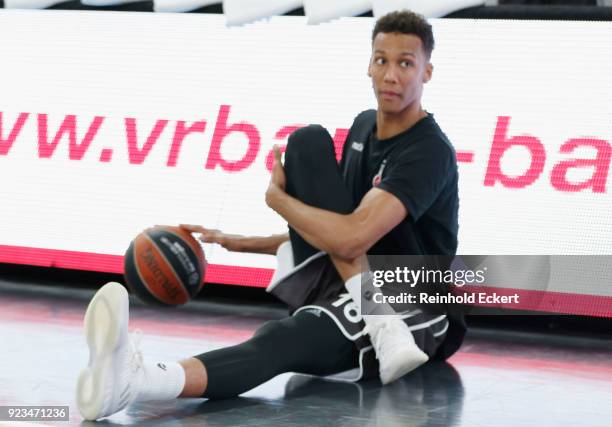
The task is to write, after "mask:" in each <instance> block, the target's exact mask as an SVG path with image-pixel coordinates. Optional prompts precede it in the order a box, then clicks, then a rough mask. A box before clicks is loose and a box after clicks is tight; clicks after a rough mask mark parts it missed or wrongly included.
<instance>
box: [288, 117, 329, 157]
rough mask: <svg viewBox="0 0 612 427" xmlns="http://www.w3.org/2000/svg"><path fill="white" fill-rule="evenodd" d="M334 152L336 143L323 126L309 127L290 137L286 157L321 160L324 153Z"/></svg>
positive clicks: (298, 130)
mask: <svg viewBox="0 0 612 427" xmlns="http://www.w3.org/2000/svg"><path fill="white" fill-rule="evenodd" d="M333 150H334V141H333V139H332V137H331V135H330V134H329V132H328V131H327V129H325V128H324V127H323V126H321V125H308V126H305V127H303V128H299V129H297V130H296V131H294V132H293V133H292V134H291V135H289V139H288V140H287V150H286V153H285V156H295V157H299V159H300V161H304V159H305V158H313V159H319V158H320V156H321V154H322V153H326V152H331V153H333Z"/></svg>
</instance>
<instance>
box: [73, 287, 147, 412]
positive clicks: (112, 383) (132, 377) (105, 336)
mask: <svg viewBox="0 0 612 427" xmlns="http://www.w3.org/2000/svg"><path fill="white" fill-rule="evenodd" d="M128 318H129V299H128V293H127V291H126V290H125V288H124V287H123V286H122V285H121V284H119V283H114V282H110V283H107V284H106V285H104V286H103V287H102V288H100V290H99V291H98V292H96V294H95V295H94V297H93V298H92V300H91V302H90V303H89V306H88V307H87V312H86V313H85V319H84V326H85V336H86V337H87V344H88V346H89V363H88V365H87V367H86V368H84V369H83V370H82V371H81V373H80V375H79V379H78V381H77V389H76V403H77V406H78V408H79V411H80V412H81V415H83V417H84V418H85V419H86V420H97V419H99V418H103V417H106V416H109V415H111V414H114V413H115V412H118V411H120V410H122V409H123V408H125V407H126V406H127V405H128V404H129V403H131V402H132V401H133V400H134V399H135V397H136V395H137V394H138V393H137V390H138V384H139V382H140V381H141V380H140V378H141V377H142V374H141V372H142V355H141V354H140V352H139V351H138V348H137V346H136V345H135V344H134V343H133V342H132V340H131V339H130V337H129V336H128Z"/></svg>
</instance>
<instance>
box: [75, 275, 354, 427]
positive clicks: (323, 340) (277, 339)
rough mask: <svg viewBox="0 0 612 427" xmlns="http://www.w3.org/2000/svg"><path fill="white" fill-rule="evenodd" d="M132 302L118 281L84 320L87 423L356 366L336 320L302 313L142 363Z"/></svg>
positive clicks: (82, 390) (80, 388) (82, 383)
mask: <svg viewBox="0 0 612 427" xmlns="http://www.w3.org/2000/svg"><path fill="white" fill-rule="evenodd" d="M128 319H129V299H128V294H127V291H126V290H125V288H124V287H123V286H122V285H120V284H118V283H108V284H106V285H104V286H103V287H102V288H101V289H100V290H99V291H98V292H97V293H96V295H95V296H94V297H93V298H92V300H91V302H90V304H89V306H88V308H87V312H86V314H85V321H84V323H85V334H86V338H87V343H88V345H89V351H90V357H89V363H88V366H87V367H86V368H84V369H83V370H82V371H81V373H80V375H79V379H78V381H77V390H76V402H77V406H78V408H79V411H80V412H81V414H82V415H83V417H84V418H85V419H87V420H97V419H100V418H104V417H107V416H109V415H112V414H114V413H116V412H118V411H120V410H122V409H123V408H125V407H126V406H128V405H129V404H130V403H132V402H135V401H147V400H167V399H174V398H177V397H206V398H211V399H218V398H226V397H232V396H237V395H238V394H240V393H243V392H245V391H247V390H250V389H251V388H253V387H255V386H257V385H259V384H261V383H263V382H265V381H267V380H269V379H271V378H273V377H274V376H276V375H278V374H280V373H283V372H299V373H304V374H311V375H329V374H333V373H337V372H341V371H345V370H348V369H351V368H353V367H356V366H358V356H357V350H356V348H355V346H354V344H353V342H352V341H350V340H348V339H347V338H345V337H344V335H343V334H342V332H341V331H340V330H339V329H338V328H337V326H336V325H335V323H334V321H333V320H332V319H331V318H329V317H327V315H325V314H323V313H320V312H313V311H308V310H304V311H303V312H300V313H298V314H296V315H295V316H293V317H288V318H285V319H281V320H275V321H270V322H267V323H265V324H264V325H263V326H262V327H261V328H259V329H258V330H257V332H256V333H255V335H254V336H253V337H252V338H251V339H250V340H248V341H246V342H244V343H242V344H239V345H236V346H232V347H227V348H223V349H219V350H214V351H211V352H207V353H204V354H201V355H199V356H196V357H193V358H189V359H185V360H183V361H181V362H179V363H177V362H171V363H155V362H146V361H144V360H143V358H142V355H141V353H140V351H139V350H138V347H137V344H135V343H134V342H133V341H132V339H131V338H130V337H129V336H128Z"/></svg>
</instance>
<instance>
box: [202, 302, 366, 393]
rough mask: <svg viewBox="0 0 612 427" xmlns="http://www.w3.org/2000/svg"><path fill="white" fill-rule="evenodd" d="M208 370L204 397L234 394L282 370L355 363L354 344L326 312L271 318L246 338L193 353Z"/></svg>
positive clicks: (315, 370) (336, 368)
mask: <svg viewBox="0 0 612 427" xmlns="http://www.w3.org/2000/svg"><path fill="white" fill-rule="evenodd" d="M196 358H198V359H200V360H201V361H202V363H204V366H205V367H206V371H207V373H208V387H207V389H206V391H205V392H204V394H203V397H207V398H209V399H224V398H228V397H233V396H237V395H239V394H241V393H244V392H245V391H248V390H250V389H252V388H254V387H256V386H258V385H259V384H262V383H264V382H266V381H268V380H269V379H272V378H274V377H275V376H277V375H279V374H282V373H285V372H298V373H302V374H309V375H321V376H323V375H331V374H334V373H337V372H342V371H346V370H349V369H351V368H354V367H357V366H358V362H359V361H358V353H357V350H356V347H355V345H354V344H353V343H352V342H351V341H349V340H348V339H347V338H345V337H344V335H342V332H340V330H339V329H338V327H337V326H336V325H335V323H334V321H333V320H332V319H331V317H329V316H327V315H326V314H325V313H320V312H319V313H317V314H315V313H313V312H312V311H310V310H304V311H301V312H299V313H297V314H296V315H295V316H293V317H286V318H284V319H281V320H272V321H269V322H266V323H264V324H263V326H261V327H260V328H259V329H258V330H257V332H255V335H253V337H252V338H251V339H249V340H248V341H245V342H243V343H242V344H238V345H235V346H232V347H226V348H222V349H219V350H213V351H210V352H208V353H204V354H201V355H199V356H196Z"/></svg>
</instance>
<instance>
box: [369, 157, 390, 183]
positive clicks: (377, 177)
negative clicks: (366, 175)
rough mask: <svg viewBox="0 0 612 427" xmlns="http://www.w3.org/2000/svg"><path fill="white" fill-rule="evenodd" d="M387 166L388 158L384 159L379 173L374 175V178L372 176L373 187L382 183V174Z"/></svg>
mask: <svg viewBox="0 0 612 427" xmlns="http://www.w3.org/2000/svg"><path fill="white" fill-rule="evenodd" d="M385 166H387V159H385V160H383V161H382V163H381V164H380V168H379V169H378V173H377V174H376V175H374V178H372V187H377V186H378V184H380V181H382V174H383V172H384V170H385Z"/></svg>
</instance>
